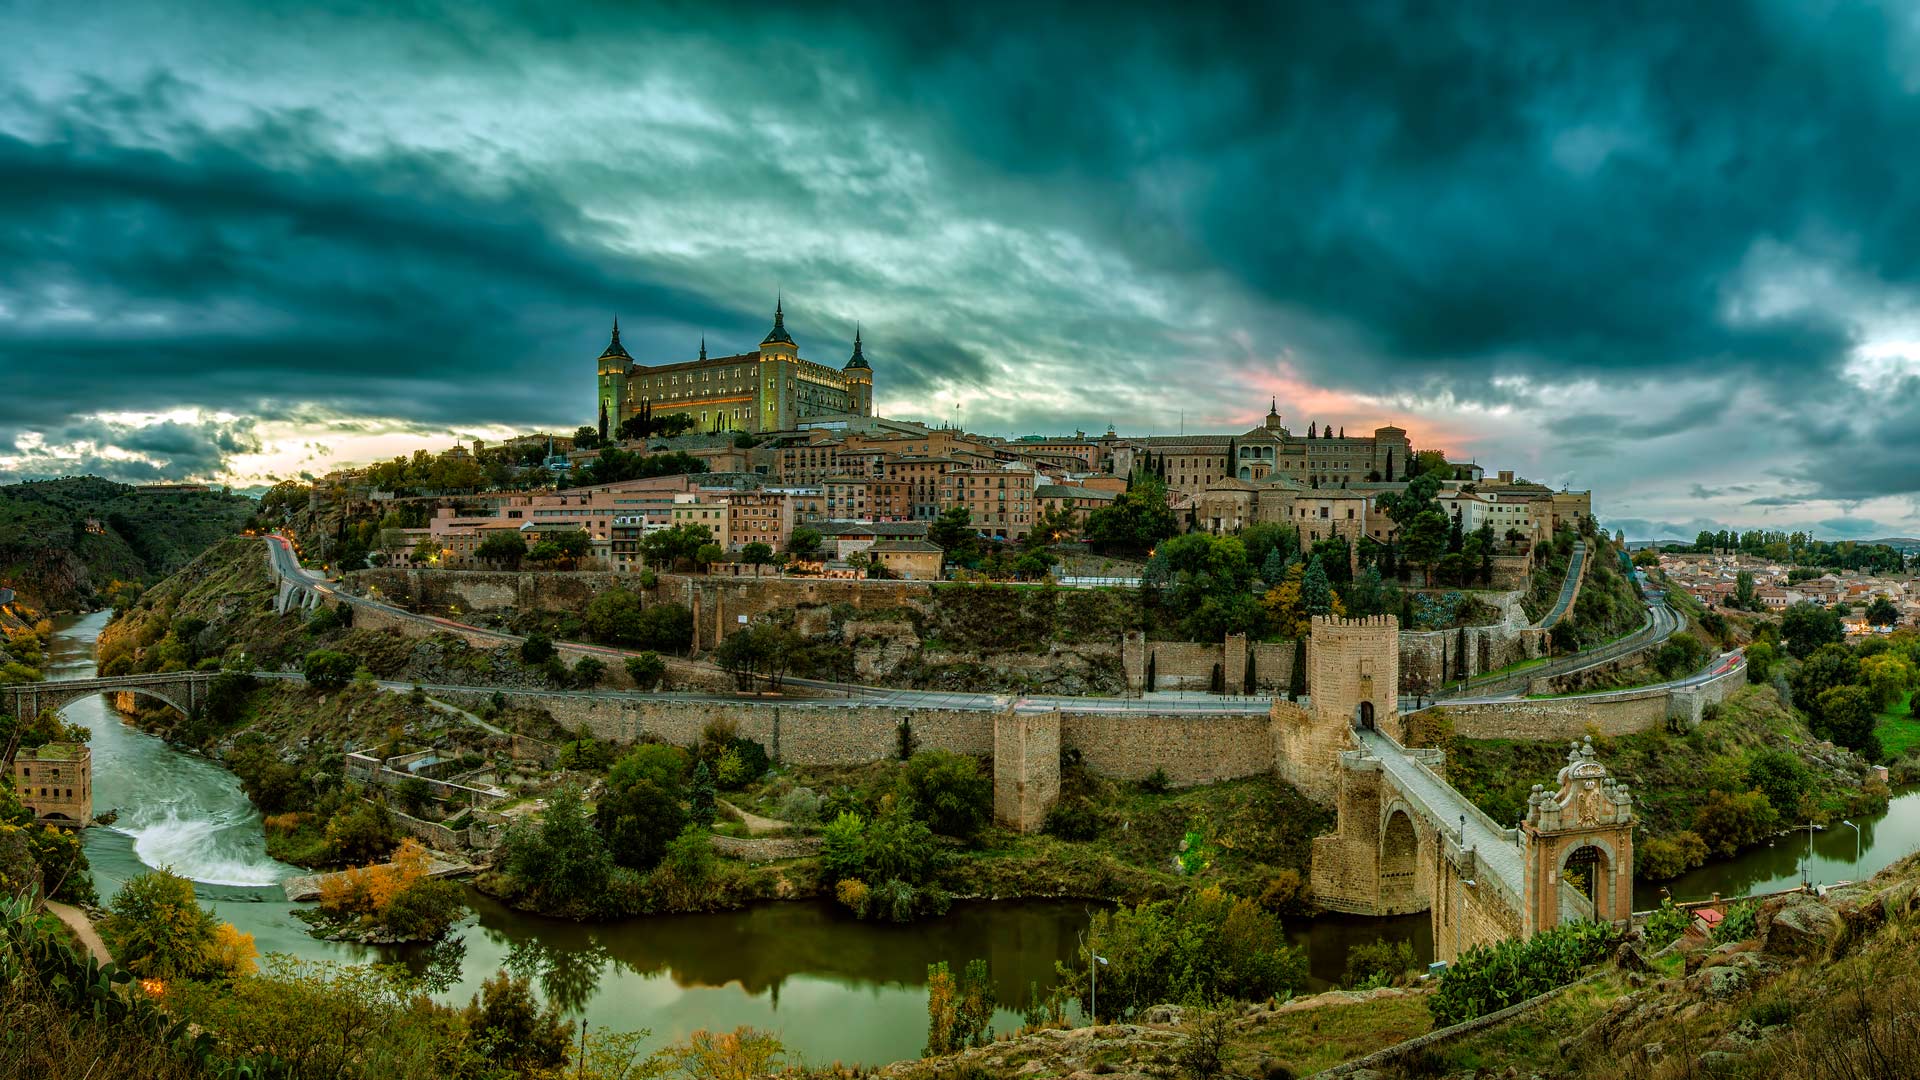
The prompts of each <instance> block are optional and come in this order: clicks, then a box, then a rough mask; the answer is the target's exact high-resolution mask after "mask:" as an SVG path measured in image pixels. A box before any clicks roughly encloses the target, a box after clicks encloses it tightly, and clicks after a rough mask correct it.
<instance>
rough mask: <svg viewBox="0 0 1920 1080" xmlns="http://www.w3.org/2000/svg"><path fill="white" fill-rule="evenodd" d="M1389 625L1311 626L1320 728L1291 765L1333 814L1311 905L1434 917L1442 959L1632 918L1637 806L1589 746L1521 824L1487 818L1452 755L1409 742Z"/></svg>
mask: <svg viewBox="0 0 1920 1080" xmlns="http://www.w3.org/2000/svg"><path fill="white" fill-rule="evenodd" d="M1391 622H1392V620H1391V618H1378V619H1367V620H1345V619H1328V620H1322V619H1315V620H1314V625H1313V636H1312V638H1311V639H1310V644H1309V663H1310V664H1311V665H1312V675H1311V677H1312V679H1313V685H1314V686H1316V687H1318V688H1320V691H1319V693H1318V694H1317V695H1316V696H1315V698H1314V700H1313V702H1312V708H1311V710H1310V712H1308V713H1307V715H1305V716H1304V717H1303V718H1301V720H1300V722H1301V723H1303V724H1305V725H1306V726H1307V727H1308V728H1309V730H1310V731H1311V732H1312V734H1311V735H1310V736H1309V737H1307V738H1306V739H1304V740H1302V743H1303V748H1304V749H1305V750H1306V754H1305V756H1304V757H1302V758H1301V759H1300V760H1297V761H1295V762H1293V763H1292V764H1291V768H1292V770H1293V771H1294V772H1295V773H1296V774H1297V779H1295V783H1296V786H1300V787H1301V788H1302V790H1303V791H1306V792H1307V793H1308V794H1309V795H1310V796H1314V797H1317V798H1319V799H1321V800H1322V801H1327V802H1331V803H1332V805H1333V807H1334V810H1335V815H1336V825H1335V829H1334V831H1333V832H1332V833H1329V834H1327V835H1325V836H1320V837H1316V838H1315V839H1314V842H1313V868H1312V873H1311V875H1310V878H1309V881H1310V884H1311V887H1312V893H1313V897H1314V901H1315V902H1316V903H1318V904H1319V905H1320V906H1322V907H1325V908H1330V909H1332V910H1336V911H1346V912H1352V913H1355V914H1362V915H1400V914H1407V913H1410V912H1415V911H1421V910H1426V911H1429V912H1430V913H1431V917H1432V924H1433V946H1434V957H1435V959H1438V960H1452V959H1453V958H1455V957H1456V956H1458V955H1459V954H1461V953H1462V952H1464V951H1466V950H1468V949H1471V948H1472V947H1473V946H1475V945H1481V944H1490V943H1492V942H1496V941H1499V940H1502V939H1505V938H1510V937H1527V936H1531V935H1533V934H1535V933H1538V932H1540V931H1541V930H1545V929H1549V928H1551V927H1554V926H1557V925H1559V924H1560V923H1562V922H1567V921H1575V920H1593V919H1602V920H1606V921H1610V922H1621V921H1624V920H1626V919H1628V918H1630V917H1631V913H1632V907H1633V826H1634V823H1635V822H1634V814H1633V801H1632V798H1631V797H1630V796H1629V794H1628V792H1627V789H1626V787H1625V785H1622V784H1617V783H1615V782H1614V780H1613V779H1612V778H1611V777H1609V776H1608V775H1607V770H1606V768H1605V766H1603V765H1601V764H1600V763H1599V762H1598V761H1596V760H1595V759H1594V754H1593V746H1592V744H1591V743H1590V742H1587V743H1576V744H1574V746H1573V748H1572V750H1571V752H1570V753H1569V754H1568V759H1567V765H1566V767H1565V768H1563V769H1561V770H1560V774H1559V776H1558V778H1557V780H1556V787H1555V788H1554V790H1548V788H1547V787H1546V786H1545V785H1541V784H1536V785H1534V788H1533V793H1532V796H1531V797H1530V799H1529V804H1528V809H1527V816H1526V819H1525V820H1524V821H1520V822H1516V823H1515V824H1513V825H1511V826H1507V825H1502V824H1500V823H1499V822H1496V821H1494V820H1493V819H1491V818H1489V817H1487V815H1486V814H1484V813H1482V812H1481V811H1480V809H1479V808H1478V807H1476V806H1474V805H1473V803H1472V802H1471V801H1469V800H1468V799H1467V798H1466V797H1465V796H1463V795H1461V794H1460V793H1459V792H1458V791H1456V790H1454V788H1453V787H1452V786H1451V785H1449V784H1448V783H1447V782H1446V779H1445V768H1446V762H1445V755H1444V754H1442V753H1441V752H1440V751H1439V750H1431V749H1416V748H1409V747H1408V746H1407V745H1406V743H1407V742H1410V741H1416V740H1415V739H1413V738H1410V737H1409V729H1410V728H1411V729H1412V730H1413V731H1415V732H1418V731H1419V726H1418V725H1410V724H1408V723H1406V722H1404V719H1403V718H1402V717H1401V716H1400V715H1399V714H1398V712H1397V709H1396V707H1395V706H1396V701H1397V696H1396V695H1395V694H1394V693H1393V692H1392V691H1391V690H1389V689H1386V688H1389V687H1393V686H1395V685H1396V682H1397V672H1396V671H1395V670H1394V669H1393V665H1394V664H1395V663H1396V661H1397V657H1398V652H1397V650H1396V649H1395V648H1394V647H1393V637H1392V634H1393V633H1394V630H1393V628H1392V627H1391V626H1390V624H1391ZM1383 623H1385V624H1389V625H1388V626H1386V627H1383V626H1382V625H1381V624H1383ZM1335 725H1337V726H1338V728H1339V730H1338V731H1337V732H1334V731H1332V730H1330V729H1331V728H1333V727H1334V726H1335Z"/></svg>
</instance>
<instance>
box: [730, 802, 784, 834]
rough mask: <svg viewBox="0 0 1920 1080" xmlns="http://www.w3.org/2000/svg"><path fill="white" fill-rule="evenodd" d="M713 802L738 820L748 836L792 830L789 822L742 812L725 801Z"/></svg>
mask: <svg viewBox="0 0 1920 1080" xmlns="http://www.w3.org/2000/svg"><path fill="white" fill-rule="evenodd" d="M714 802H716V803H719V804H720V806H721V808H722V809H724V810H726V811H727V812H728V813H730V814H732V815H733V816H734V817H736V818H739V819H740V824H742V825H745V826H746V827H747V835H748V836H765V835H766V834H767V833H777V832H782V831H784V830H786V829H791V828H793V824H792V823H791V822H786V821H780V820H778V819H776V818H770V817H761V816H760V815H759V814H755V813H750V812H748V811H746V810H742V809H740V808H739V807H737V806H735V805H733V804H732V803H730V802H728V801H727V800H725V799H715V800H714Z"/></svg>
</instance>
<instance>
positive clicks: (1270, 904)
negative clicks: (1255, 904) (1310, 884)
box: [1260, 869, 1303, 915]
mask: <svg viewBox="0 0 1920 1080" xmlns="http://www.w3.org/2000/svg"><path fill="white" fill-rule="evenodd" d="M1301 886H1302V882H1301V880H1300V871H1298V870H1292V869H1288V870H1282V871H1280V872H1279V873H1277V874H1275V875H1273V880H1271V881H1269V882H1267V887H1266V889H1264V890H1263V891H1262V892H1261V893H1260V906H1261V907H1263V908H1266V909H1267V910H1268V911H1271V912H1273V913H1274V914H1276V915H1285V914H1290V913H1292V912H1294V911H1297V910H1298V909H1299V907H1300V902H1301V900H1302V899H1303V897H1302V895H1301V894H1302V888H1301Z"/></svg>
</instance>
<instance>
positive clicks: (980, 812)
mask: <svg viewBox="0 0 1920 1080" xmlns="http://www.w3.org/2000/svg"><path fill="white" fill-rule="evenodd" d="M903 779H904V786H905V788H906V791H907V794H908V795H909V796H910V797H911V799H912V804H913V813H914V815H915V816H916V817H918V818H919V819H920V820H922V821H924V822H926V823H927V826H928V827H929V828H931V829H932V830H933V831H934V832H937V833H940V834H941V835H943V836H952V837H956V838H958V839H961V840H970V839H972V838H973V837H974V836H975V835H976V834H978V833H979V832H980V830H981V829H984V828H985V827H986V826H987V823H988V822H989V821H991V820H992V819H993V778H992V777H991V776H988V775H986V774H985V773H983V772H981V771H980V762H979V761H978V760H976V759H974V758H971V757H968V756H966V755H965V754H955V753H950V752H948V751H945V750H923V751H921V752H920V753H918V754H915V755H913V757H912V758H911V759H909V760H908V762H907V767H906V770H905V773H904V777H903Z"/></svg>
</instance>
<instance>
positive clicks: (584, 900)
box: [500, 788, 612, 915]
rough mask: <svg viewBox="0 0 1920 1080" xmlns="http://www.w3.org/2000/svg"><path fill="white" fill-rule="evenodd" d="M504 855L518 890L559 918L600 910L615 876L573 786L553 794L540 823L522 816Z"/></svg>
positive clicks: (511, 830)
mask: <svg viewBox="0 0 1920 1080" xmlns="http://www.w3.org/2000/svg"><path fill="white" fill-rule="evenodd" d="M500 853H501V858H500V863H501V865H502V866H503V867H504V868H505V869H506V871H507V873H508V874H510V875H512V876H513V878H514V881H515V883H516V885H517V886H518V888H519V889H520V890H522V891H523V892H524V893H525V894H527V895H530V896H531V897H532V898H533V899H534V901H535V903H536V904H537V905H538V906H539V907H540V909H541V910H542V911H547V912H552V913H556V914H576V915H579V914H588V913H591V912H593V911H595V910H596V909H597V908H598V906H599V905H600V903H601V902H602V900H603V899H604V897H605V894H606V888H607V881H608V879H609V877H610V876H611V874H612V857H611V856H610V855H609V854H608V852H607V845H606V842H605V841H604V840H602V839H601V837H600V833H599V832H598V831H597V830H596V829H595V828H594V826H593V822H592V821H591V820H590V819H589V818H588V817H587V813H586V804H585V803H584V802H583V801H582V800H581V798H580V792H579V791H578V790H577V789H573V788H564V789H561V790H559V791H556V792H554V793H553V794H552V795H551V796H549V798H548V799H547V808H546V812H545V813H544V814H542V815H541V818H540V820H539V821H538V822H537V823H535V822H531V821H528V820H527V819H525V818H522V819H520V820H518V821H515V822H514V823H513V824H512V825H510V826H508V828H507V835H506V838H505V839H504V840H503V841H502V842H501V845H500Z"/></svg>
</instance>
